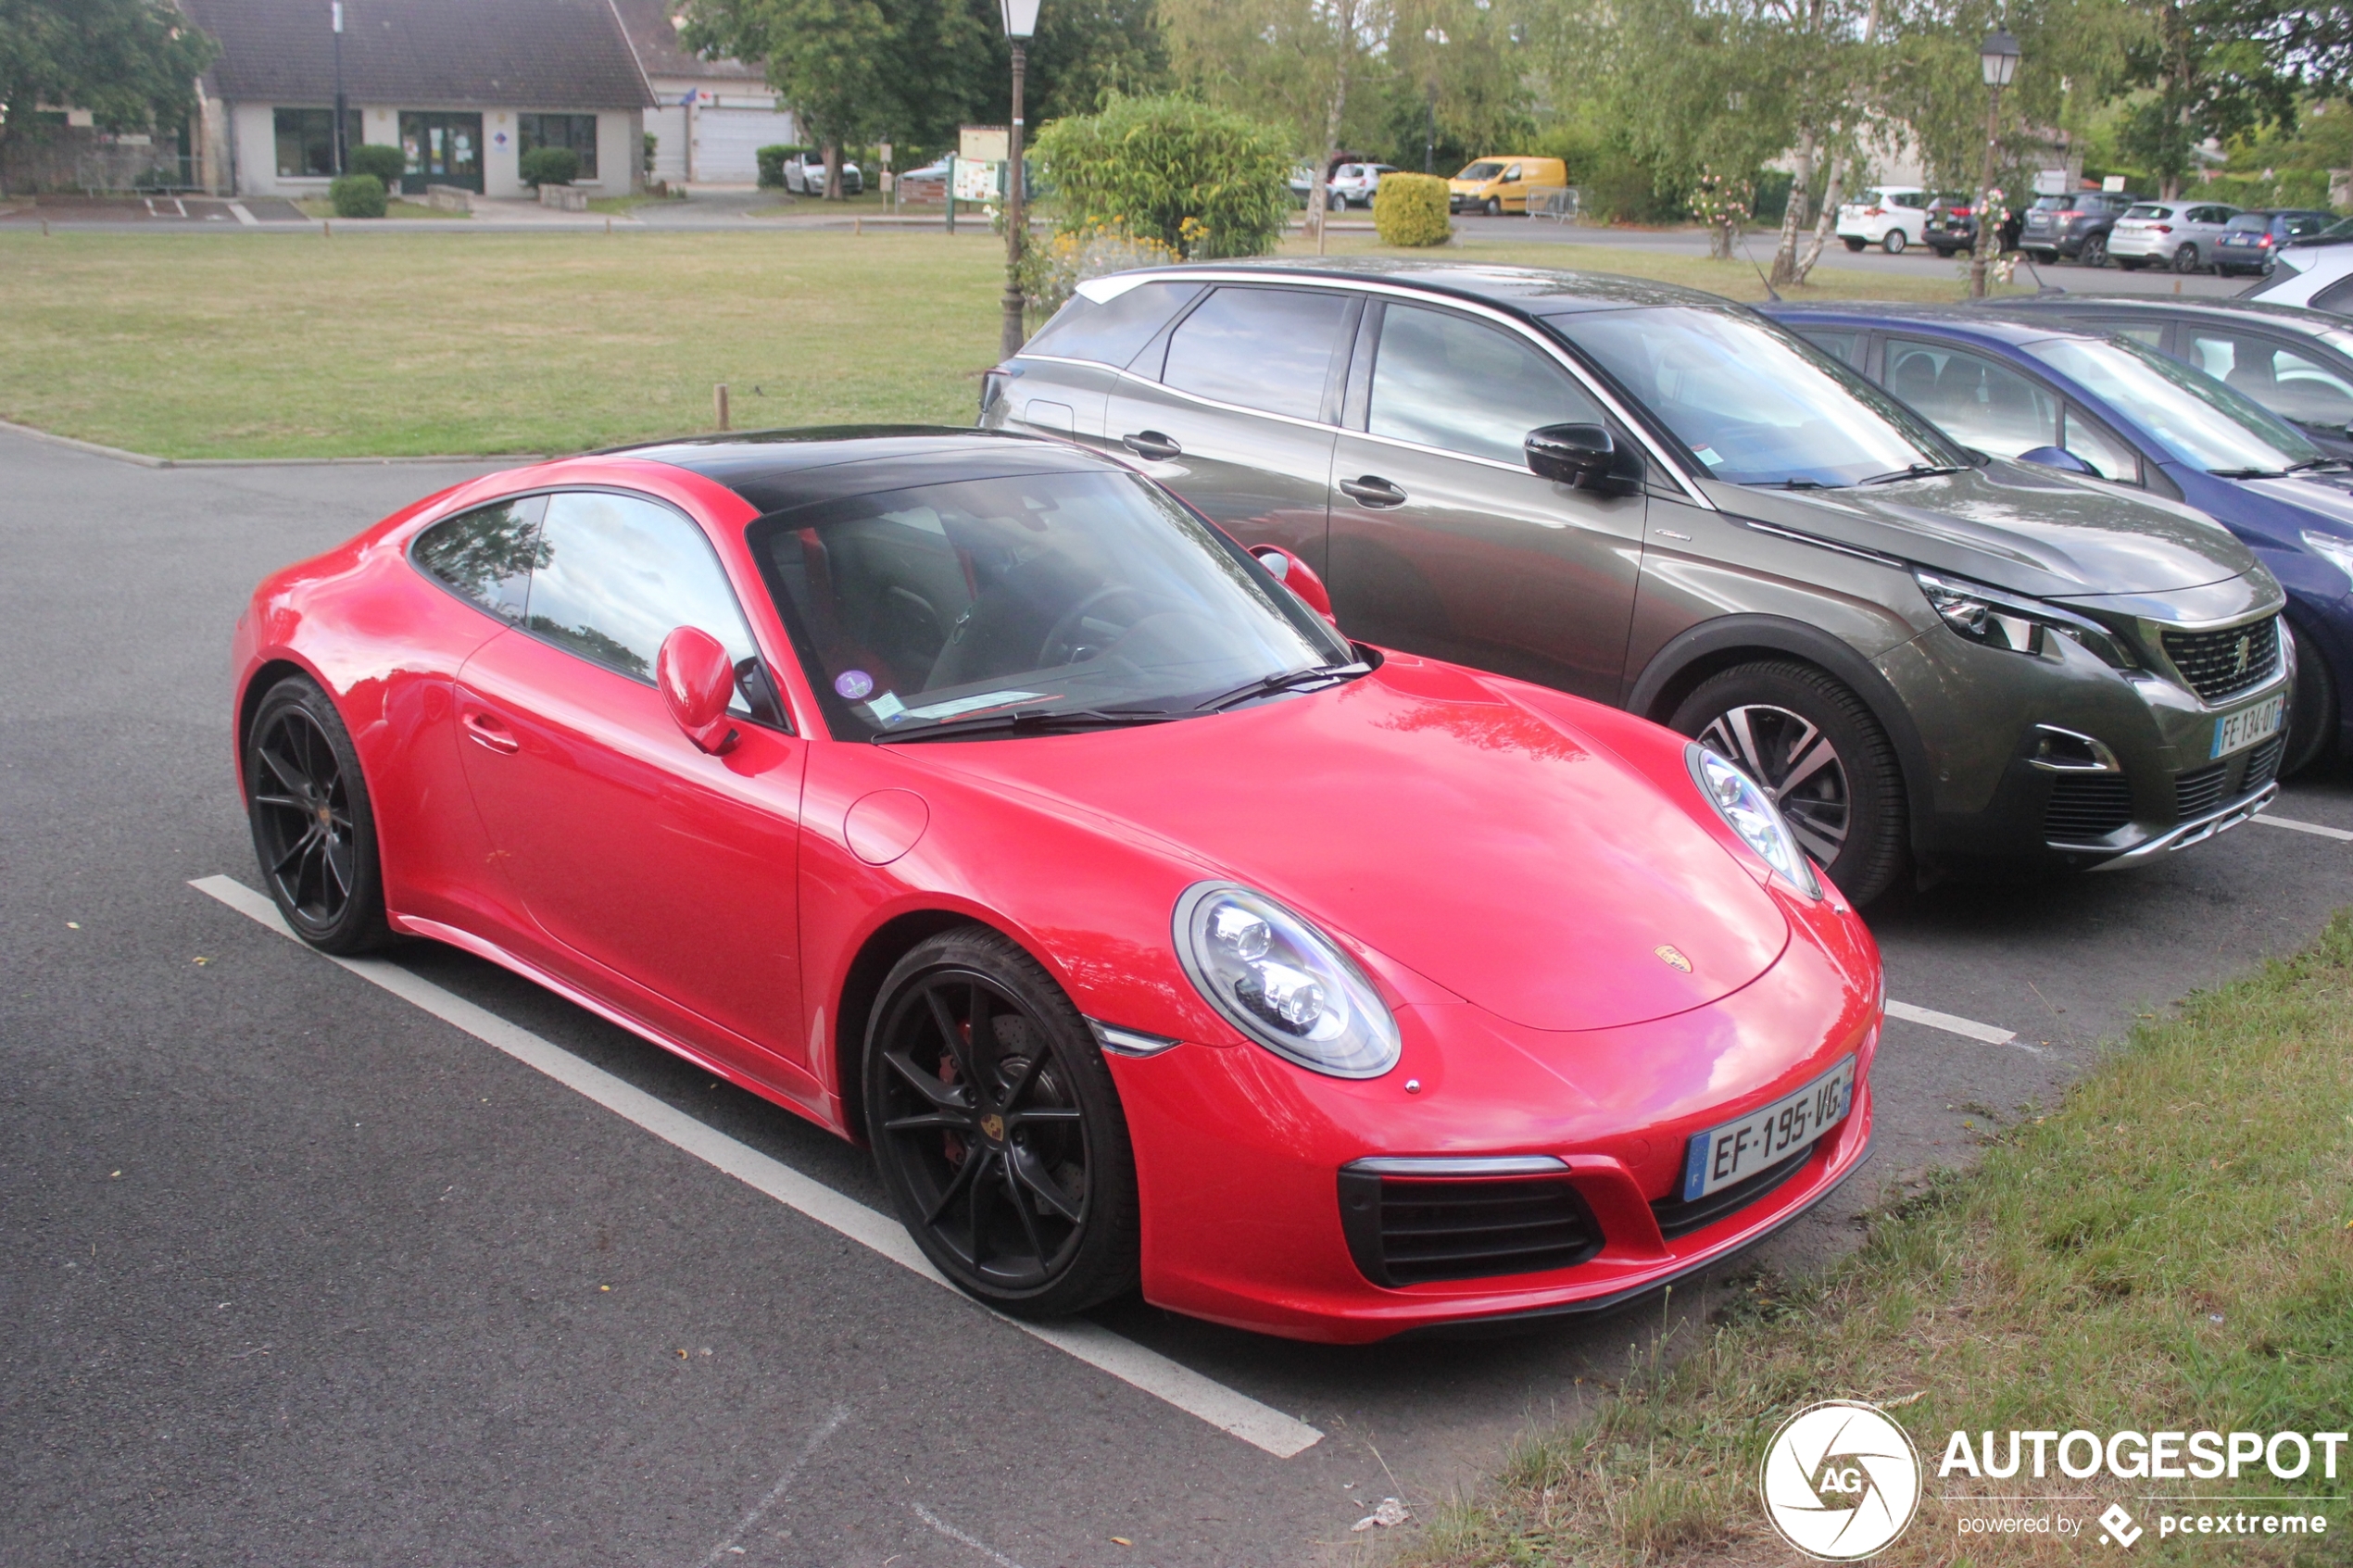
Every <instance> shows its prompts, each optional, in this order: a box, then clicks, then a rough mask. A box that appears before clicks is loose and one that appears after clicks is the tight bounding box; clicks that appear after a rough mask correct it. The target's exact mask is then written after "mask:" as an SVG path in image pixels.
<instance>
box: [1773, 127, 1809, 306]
mask: <svg viewBox="0 0 2353 1568" xmlns="http://www.w3.org/2000/svg"><path fill="white" fill-rule="evenodd" d="M1814 152H1815V146H1814V128H1813V127H1812V126H1811V125H1808V126H1807V127H1806V130H1805V132H1803V133H1802V134H1800V135H1799V137H1798V139H1797V168H1796V169H1795V170H1794V171H1793V178H1792V179H1791V181H1790V182H1789V206H1788V207H1785V208H1783V209H1782V212H1781V243H1780V245H1777V246H1775V247H1774V250H1773V282H1775V283H1776V284H1780V283H1793V282H1796V281H1797V224H1798V216H1799V211H1800V209H1801V208H1802V207H1804V206H1805V205H1806V194H1807V193H1808V192H1810V191H1812V190H1813V188H1814Z"/></svg>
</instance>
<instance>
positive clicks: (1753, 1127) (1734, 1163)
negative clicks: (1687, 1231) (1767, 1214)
mask: <svg viewBox="0 0 2353 1568" xmlns="http://www.w3.org/2000/svg"><path fill="white" fill-rule="evenodd" d="M1854 1104H1855V1059H1854V1058H1853V1057H1851V1056H1850V1057H1848V1058H1847V1059H1846V1060H1843V1061H1842V1062H1840V1063H1839V1064H1838V1065H1837V1066H1836V1067H1833V1068H1831V1070H1830V1071H1829V1072H1828V1073H1823V1074H1822V1075H1821V1076H1820V1077H1818V1078H1817V1079H1815V1080H1814V1081H1813V1082H1812V1083H1810V1084H1808V1085H1806V1086H1805V1087H1804V1088H1802V1089H1800V1090H1798V1091H1797V1092H1796V1093H1795V1094H1793V1095H1790V1096H1788V1097H1786V1098H1781V1099H1778V1100H1775V1101H1774V1102H1773V1103H1772V1104H1770V1105H1767V1106H1761V1107H1759V1108H1758V1109H1756V1110H1752V1111H1750V1112H1749V1113H1748V1114H1747V1115H1746V1116H1743V1117H1742V1118H1741V1119H1740V1120H1739V1121H1737V1122H1727V1123H1724V1124H1723V1125H1722V1126H1720V1127H1711V1128H1709V1129H1708V1130H1707V1131H1706V1132H1705V1133H1694V1134H1692V1141H1691V1143H1690V1145H1689V1147H1687V1148H1685V1149H1684V1151H1683V1201H1684V1202H1686V1203H1689V1202H1690V1201H1692V1199H1693V1198H1705V1197H1706V1196H1707V1195H1708V1194H1709V1193H1711V1192H1715V1191H1718V1190H1719V1189H1721V1188H1724V1187H1728V1186H1730V1185H1732V1184H1733V1183H1734V1182H1738V1181H1745V1180H1746V1179H1747V1178H1749V1177H1750V1176H1753V1175H1755V1174H1756V1173H1757V1172H1759V1171H1762V1170H1763V1169H1765V1167H1766V1166H1768V1165H1771V1164H1775V1163H1777V1162H1778V1161H1780V1160H1786V1159H1788V1158H1789V1157H1790V1156H1791V1155H1793V1154H1794V1153H1796V1152H1797V1151H1798V1150H1799V1149H1802V1148H1806V1147H1808V1146H1809V1145H1811V1144H1813V1143H1814V1142H1815V1140H1817V1139H1818V1138H1819V1137H1820V1136H1821V1135H1823V1134H1824V1133H1827V1132H1829V1131H1830V1130H1831V1128H1832V1127H1835V1126H1837V1125H1838V1124H1839V1123H1841V1122H1843V1121H1844V1120H1845V1119H1846V1113H1847V1111H1848V1110H1850V1109H1852V1108H1853V1106H1854Z"/></svg>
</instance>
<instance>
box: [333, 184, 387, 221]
mask: <svg viewBox="0 0 2353 1568" xmlns="http://www.w3.org/2000/svg"><path fill="white" fill-rule="evenodd" d="M327 196H328V199H329V200H331V201H333V203H334V204H335V216H336V217H337V218H382V217H383V216H384V182H383V181H381V180H379V179H377V178H376V177H375V176H374V175H372V174H346V175H345V176H344V177H343V178H341V179H340V180H337V181H336V182H334V183H333V184H332V185H330V186H328V187H327Z"/></svg>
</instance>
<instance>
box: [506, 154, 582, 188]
mask: <svg viewBox="0 0 2353 1568" xmlns="http://www.w3.org/2000/svg"><path fill="white" fill-rule="evenodd" d="M515 170H516V172H517V173H519V174H521V175H522V182H523V183H524V184H526V185H569V184H571V183H572V182H573V181H574V180H577V179H578V178H579V177H580V155H579V154H578V153H575V152H573V150H572V149H571V148H570V147H534V148H532V149H531V151H529V152H527V153H525V154H523V155H522V157H521V158H519V159H517V160H516V164H515Z"/></svg>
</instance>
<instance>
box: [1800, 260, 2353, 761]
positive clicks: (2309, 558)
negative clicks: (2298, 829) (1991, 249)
mask: <svg viewBox="0 0 2353 1568" xmlns="http://www.w3.org/2000/svg"><path fill="white" fill-rule="evenodd" d="M1764 310H1765V313H1766V314H1767V315H1768V316H1771V317H1773V318H1774V319H1775V320H1779V321H1780V322H1781V323H1782V324H1783V325H1784V326H1787V327H1789V328H1790V329H1791V330H1792V331H1793V332H1796V333H1798V334H1799V335H1800V336H1801V337H1804V338H1806V340H1808V341H1809V342H1811V343H1812V344H1813V345H1815V346H1816V347H1818V348H1820V349H1822V350H1824V351H1825V352H1827V353H1829V354H1830V355H1831V356H1832V357H1834V358H1838V359H1841V360H1843V361H1844V362H1845V363H1847V364H1848V365H1851V366H1853V367H1854V368H1855V369H1856V370H1859V371H1861V372H1862V373H1863V374H1864V375H1866V376H1868V377H1869V378H1870V379H1871V380H1872V381H1874V382H1877V383H1879V384H1880V385H1881V386H1883V387H1885V388H1886V389H1887V390H1888V391H1890V392H1892V393H1894V395H1896V396H1897V397H1898V398H1901V399H1902V400H1903V401H1904V402H1906V403H1908V404H1910V405H1911V406H1912V407H1913V408H1916V409H1918V410H1919V412H1920V413H1921V414H1923V415H1925V416H1927V418H1928V419H1929V420H1930V421H1931V423H1933V424H1935V425H1937V426H1938V427H1939V428H1941V429H1942V430H1943V431H1944V433H1945V434H1947V435H1949V436H1951V437H1952V438H1953V439H1954V440H1955V441H1957V442H1958V443H1960V444H1961V445H1963V446H1967V447H1971V448H1974V449H1976V450H1978V451H1982V452H1987V453H1991V454H1993V455H1994V456H1995V457H2001V458H2019V459H2020V460H2022V461H2025V462H2031V463H2042V464H2045V465H2047V466H2049V467H2051V468H2056V469H2063V470H2067V471H2069V472H2071V473H2081V474H2090V475H2093V476H2095V477H2097V478H2100V479H2106V480H2110V481H2113V482H2114V483H2119V484H2123V485H2131V486H2134V487H2136V488H2138V489H2140V490H2142V491H2144V492H2145V493H2147V494H2149V495H2157V496H2163V497H2165V498H2167V499H2170V500H2173V501H2178V502H2182V503H2183V504H2185V505H2187V506H2189V507H2191V508H2196V510H2198V511H2201V512H2204V513H2206V514H2207V515H2208V517H2210V518H2212V519H2213V520H2214V521H2217V522H2220V523H2221V525H2222V526H2223V527H2225V528H2228V529H2229V530H2230V531H2231V532H2232V533H2235V534H2237V535H2238V536H2239V537H2240V538H2241V539H2243V540H2245V541H2246V544H2247V545H2248V546H2249V547H2251V548H2252V549H2253V550H2254V551H2255V554H2256V556H2257V558H2259V559H2260V560H2261V561H2262V562H2263V564H2264V565H2265V566H2267V567H2269V568H2270V569H2271V574H2272V575H2273V576H2275V577H2277V578H2278V579H2279V580H2280V585H2281V586H2282V587H2284V588H2285V589H2286V590H2287V593H2288V624H2289V628H2290V631H2291V633H2292V635H2293V638H2294V641H2295V644H2296V695H2295V699H2294V703H2293V706H2292V707H2291V709H2290V711H2289V714H2288V742H2287V751H2286V755H2285V756H2284V757H2283V758H2282V759H2281V762H2282V766H2281V770H2280V771H2281V772H2282V773H2288V772H2293V771H2296V769H2298V768H2303V767H2309V766H2310V765H2311V764H2312V763H2314V762H2317V761H2319V760H2321V759H2322V758H2323V757H2326V756H2328V755H2329V754H2330V753H2332V752H2334V751H2339V750H2342V749H2347V748H2348V747H2353V459H2347V458H2338V457H2331V456H2330V455H2328V454H2327V453H2325V452H2323V451H2322V450H2321V448H2319V447H2318V446H2315V445H2313V444H2312V443H2311V442H2310V441H2309V440H2307V439H2306V438H2305V437H2304V436H2303V434H2301V433H2299V432H2298V431H2296V428H2295V427H2294V426H2292V425H2290V424H2288V423H2286V422H2285V421H2284V420H2281V419H2280V418H2278V417H2277V416H2276V415H2274V414H2272V413H2271V412H2269V411H2268V410H2266V409H2265V408H2262V407H2261V406H2260V405H2259V404H2257V403H2255V402H2253V401H2252V400H2250V399H2249V398H2247V397H2246V396H2245V395H2242V394H2240V393H2238V392H2235V391H2233V390H2232V389H2231V388H2230V387H2228V386H2225V385H2224V384H2222V383H2221V382H2219V381H2216V380H2215V379H2214V378H2213V377H2211V376H2209V375H2207V374H2206V373H2205V372H2203V371H2201V370H2196V369H2193V368H2192V367H2190V366H2188V365H2184V364H2183V363H2181V362H2180V361H2179V360H2175V359H2171V358H2167V357H2166V356H2164V355H2162V354H2159V353H2157V352H2156V351H2154V350H2152V349H2149V348H2147V347H2145V346H2143V345H2140V344H2137V343H2134V342H2133V341H2132V340H2131V339H2129V338H2124V337H2110V336H2107V335H2104V334H2101V333H2097V332H2079V331H2071V330H2067V329H2064V328H2061V327H2058V326H2057V325H2056V324H2053V323H2050V322H2046V321H2043V320H2013V319H2007V318H1996V317H1990V316H1988V315H1987V314H1986V313H1984V312H1982V311H1970V310H1962V309H1944V308H1939V307H1934V306H1873V305H1867V304H1843V305H1826V306H1820V307H1814V306H1798V305H1771V306H1767V307H1764Z"/></svg>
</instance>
